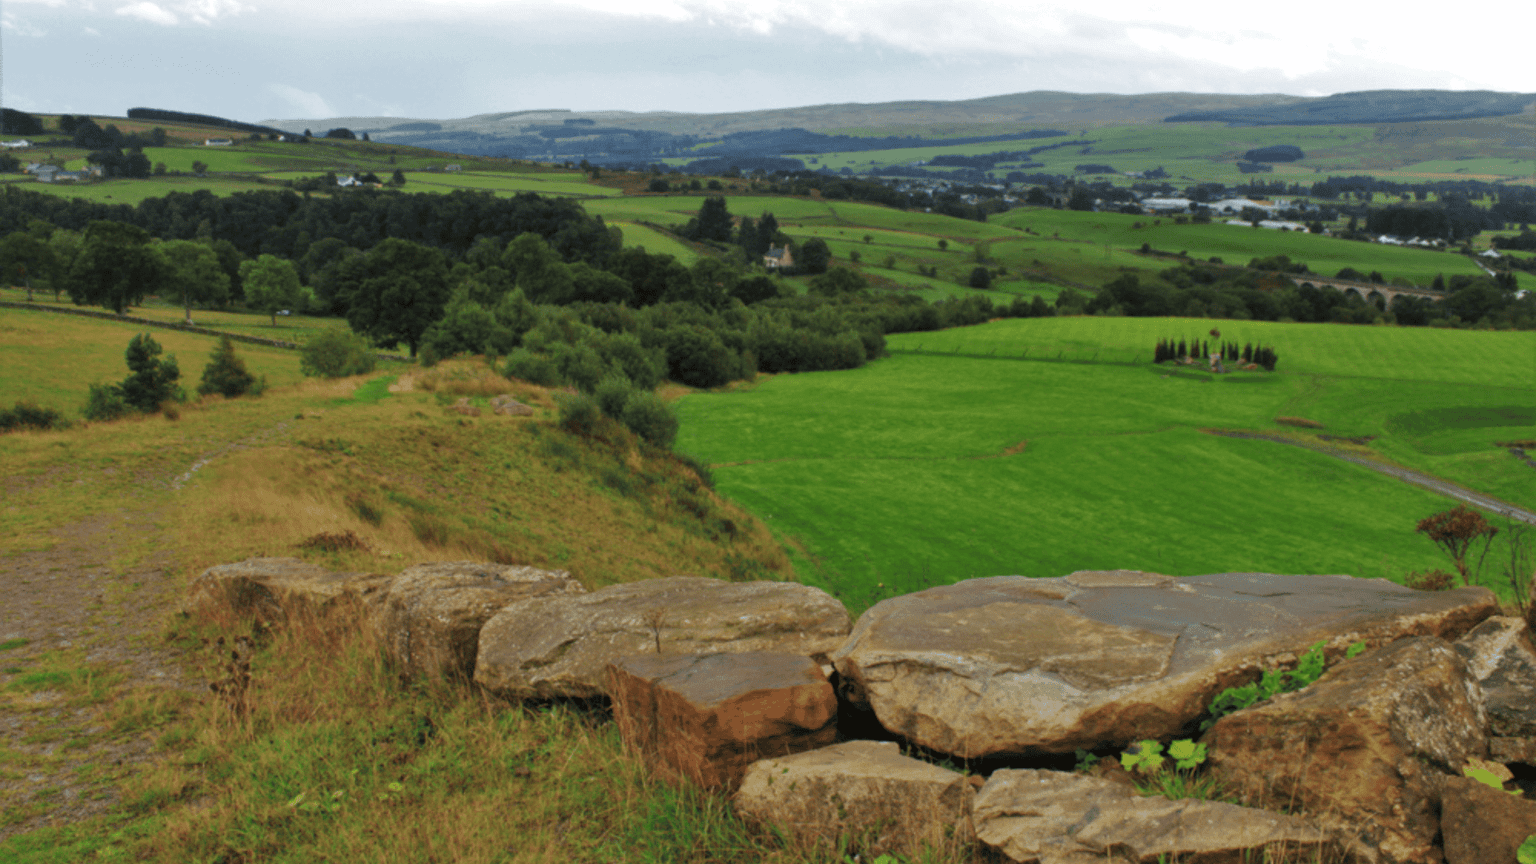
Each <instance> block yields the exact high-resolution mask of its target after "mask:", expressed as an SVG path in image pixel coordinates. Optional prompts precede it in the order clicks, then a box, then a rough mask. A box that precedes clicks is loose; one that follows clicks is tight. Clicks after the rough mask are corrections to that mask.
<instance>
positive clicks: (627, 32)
mask: <svg viewBox="0 0 1536 864" xmlns="http://www.w3.org/2000/svg"><path fill="white" fill-rule="evenodd" d="M1381 9H1382V7H1381V6H1380V5H1378V4H1364V3H1339V2H1322V0H1294V2H1286V3H1251V2H1250V3H1220V4H1218V3H1213V2H1193V3H1192V2H1185V3H1176V4H1163V3H1160V2H1158V0H1136V2H1130V0H1100V2H1097V3H1092V4H1076V3H1067V2H1062V0H1039V2H1030V0H1025V2H1010V0H953V2H946V3H940V2H934V0H815V2H813V0H745V2H742V0H736V2H724V0H537V2H524V0H433V2H403V0H368V2H358V0H5V2H4V4H3V7H0V50H3V54H0V57H3V71H4V84H3V98H4V104H5V105H6V106H9V107H15V108H21V109H23V110H31V111H43V112H70V113H85V112H89V113H94V114H105V115H118V116H121V115H122V114H124V113H125V112H126V111H127V109H129V108H131V107H135V106H144V107H154V108H170V109H174V110H182V111H196V112H202V113H209V114H217V115H221V116H225V117H231V118H235V119H240V120H246V121H259V120H264V119H275V118H326V117H336V116H371V115H385V116H400V117H431V118H450V117H464V116H469V115H472V114H483V113H489V112H497V111H518V110H525V109H534V108H569V109H573V110H578V111H580V110H602V109H623V110H632V111H650V110H670V111H695V112H713V111H744V110H754V109H761V108H783V107H792V106H798V105H813V104H823V103H830V102H884V101H893V100H899V99H968V98H974V97H979V96H994V95H1000V94H1005V93H1017V92H1023V91H1028V90H1064V91H1069V92H1078V93H1095V92H1099V93H1102V92H1111V93H1149V92H1158V91H1169V90H1182V91H1197V92H1219V93H1291V94H1297V95H1307V96H1321V95H1326V94H1329V93H1337V92H1343V91H1348V90H1369V89H1385V88H1440V89H1457V90H1464V89H1490V90H1505V91H1522V92H1536V64H1531V63H1530V62H1529V59H1528V57H1527V56H1526V52H1523V51H1518V50H1508V49H1507V45H1505V44H1502V40H1500V41H1499V42H1498V43H1490V42H1489V38H1490V37H1489V32H1490V23H1491V22H1490V21H1489V19H1488V18H1487V17H1486V16H1482V15H1477V16H1474V15H1465V16H1458V15H1450V14H1437V15H1433V16H1426V15H1418V14H1402V15H1383V14H1382V12H1381ZM1405 11H1406V10H1405ZM1479 46H1486V49H1483V48H1479Z"/></svg>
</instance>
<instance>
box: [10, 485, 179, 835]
mask: <svg viewBox="0 0 1536 864" xmlns="http://www.w3.org/2000/svg"><path fill="white" fill-rule="evenodd" d="M159 516H160V514H159V513H156V512H154V511H152V510H147V509H139V510H134V509H123V510H117V511H113V512H111V513H108V514H104V515H100V516H97V517H94V518H92V519H89V520H86V521H83V522H78V523H75V524H72V525H68V526H65V527H64V528H61V529H59V530H57V531H55V532H54V535H55V537H56V538H57V540H58V543H57V544H56V545H55V546H54V547H53V548H52V549H49V550H46V551H40V552H26V553H21V554H17V555H13V556H9V557H4V558H0V645H5V646H10V647H8V648H7V649H6V650H4V651H0V757H3V758H0V838H4V837H7V836H10V835H12V834H17V833H22V832H25V831H30V830H35V829H37V828H42V827H45V826H50V825H60V824H63V823H67V822H75V821H79V820H81V819H85V818H88V817H90V816H93V815H96V814H98V813H101V812H104V811H106V810H108V809H109V808H111V807H113V806H114V805H115V804H116V803H118V800H119V798H120V793H119V790H118V788H117V782H118V781H119V780H121V779H122V778H123V777H124V776H126V774H128V773H129V772H130V771H131V770H132V768H133V766H134V765H135V764H137V763H140V762H143V761H144V760H146V759H149V758H152V754H153V749H154V738H153V734H152V733H148V732H143V731H135V729H134V728H132V724H129V728H114V725H115V724H114V723H113V717H112V716H111V715H112V709H113V707H114V705H116V707H119V708H120V707H122V705H121V704H118V700H120V699H125V698H127V694H128V692H129V690H130V689H131V688H138V689H140V690H142V689H144V688H146V687H149V688H156V687H169V688H190V687H191V685H190V684H189V683H188V682H186V681H184V680H183V678H182V674H181V672H180V669H181V664H180V663H178V662H177V657H176V652H175V651H173V650H171V649H170V648H168V647H167V646H166V645H164V643H163V641H162V640H161V639H160V637H159V627H160V624H161V622H163V621H164V613H165V608H166V607H165V603H166V602H167V601H166V598H167V597H170V596H173V592H174V589H175V588H176V587H177V586H174V585H173V584H172V582H173V581H174V577H173V574H172V572H171V568H170V556H169V553H168V552H167V551H164V550H166V549H167V547H168V544H167V543H164V542H156V541H160V540H162V539H164V532H163V529H162V528H161V527H160V526H159V525H158V517H159ZM146 536H147V537H148V538H149V539H150V540H151V544H150V545H151V547H152V548H155V549H156V550H158V551H155V552H153V553H152V554H151V555H150V556H149V557H147V558H145V559H143V560H141V561H138V562H136V563H133V564H130V565H126V566H124V565H122V564H120V563H119V562H121V561H123V560H125V558H126V556H129V555H131V554H132V553H131V550H130V549H129V547H130V545H135V546H140V547H142V545H143V543H142V541H143V540H144V539H145V538H146ZM134 541H139V542H137V543H135V542H134ZM102 684H105V685H106V688H105V689H104V690H103V689H102V687H101V685H102ZM93 686H94V688H95V692H92V689H93Z"/></svg>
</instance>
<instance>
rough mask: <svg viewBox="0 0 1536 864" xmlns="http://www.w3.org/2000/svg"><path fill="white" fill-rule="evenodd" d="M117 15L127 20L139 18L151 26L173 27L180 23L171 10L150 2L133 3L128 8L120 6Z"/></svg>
mask: <svg viewBox="0 0 1536 864" xmlns="http://www.w3.org/2000/svg"><path fill="white" fill-rule="evenodd" d="M117 14H119V15H122V16H123V17H125V18H137V19H139V20H141V21H148V22H149V23H151V24H160V25H163V26H166V27H173V26H175V25H176V24H177V23H179V21H178V20H177V18H176V15H175V14H174V13H172V12H171V11H170V10H169V9H166V8H164V7H163V6H160V5H158V4H155V3H151V2H149V0H144V2H141V3H133V4H130V5H128V6H119V7H118V9H117Z"/></svg>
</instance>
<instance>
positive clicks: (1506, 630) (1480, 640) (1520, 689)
mask: <svg viewBox="0 0 1536 864" xmlns="http://www.w3.org/2000/svg"><path fill="white" fill-rule="evenodd" d="M1456 650H1457V651H1458V652H1460V653H1461V656H1462V657H1463V658H1465V659H1466V661H1467V668H1468V669H1469V670H1470V671H1471V673H1472V677H1473V679H1475V680H1476V681H1477V683H1478V685H1479V686H1481V687H1482V689H1483V699H1484V702H1485V703H1486V705H1487V710H1488V734H1490V735H1496V736H1499V737H1502V738H1530V737H1532V736H1536V651H1532V650H1531V640H1530V631H1529V630H1527V629H1526V626H1525V620H1524V619H1522V618H1503V617H1499V618H1489V619H1488V620H1487V621H1484V622H1483V623H1481V624H1479V625H1477V627H1476V628H1474V629H1473V630H1472V632H1470V633H1468V634H1467V635H1465V636H1463V637H1462V638H1461V639H1459V640H1457V642H1456Z"/></svg>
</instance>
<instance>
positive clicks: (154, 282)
mask: <svg viewBox="0 0 1536 864" xmlns="http://www.w3.org/2000/svg"><path fill="white" fill-rule="evenodd" d="M165 272H166V265H165V259H164V258H163V257H161V255H160V253H159V250H157V249H155V248H154V247H153V246H151V245H150V236H149V233H148V232H146V231H145V230H144V229H142V228H139V227H137V226H134V225H129V224H128V223H126V222H104V221H96V222H92V223H90V224H89V225H88V226H86V229H85V236H84V237H83V238H82V240H81V243H80V251H79V253H78V254H76V255H75V259H74V261H73V263H72V264H71V265H70V268H69V275H68V277H67V278H66V284H65V290H67V291H68V292H69V297H70V299H71V300H73V301H75V304H76V305H78V306H84V305H86V304H93V305H101V306H104V307H106V308H108V309H111V310H112V311H113V312H116V313H117V314H119V315H121V314H123V311H124V310H125V309H127V308H128V307H129V306H132V305H137V304H138V303H140V302H141V301H143V299H144V297H145V295H148V294H151V293H154V292H155V291H158V290H159V289H160V285H161V282H162V281H163V280H164V278H165Z"/></svg>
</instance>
